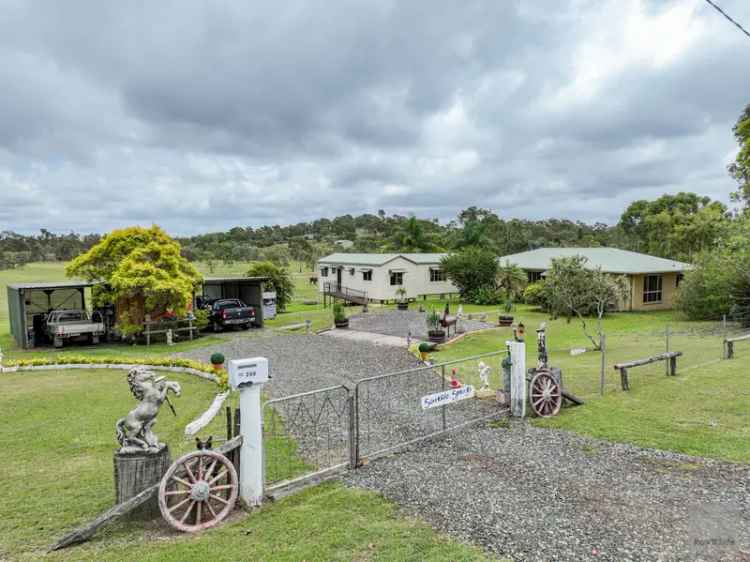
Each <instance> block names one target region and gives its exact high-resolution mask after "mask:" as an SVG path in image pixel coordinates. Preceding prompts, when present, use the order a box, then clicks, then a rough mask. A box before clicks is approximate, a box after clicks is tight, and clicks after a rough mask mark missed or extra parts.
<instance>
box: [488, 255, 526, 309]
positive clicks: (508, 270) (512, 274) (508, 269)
mask: <svg viewBox="0 0 750 562" xmlns="http://www.w3.org/2000/svg"><path fill="white" fill-rule="evenodd" d="M527 281H528V280H527V277H526V273H525V272H524V270H523V269H521V268H520V267H518V266H517V265H515V264H512V263H510V262H508V261H506V262H505V265H502V264H500V266H499V267H498V268H497V277H496V282H497V286H498V288H499V289H501V290H502V291H503V292H504V293H505V296H506V298H507V300H508V301H512V300H513V297H515V296H516V295H518V294H519V293H520V292H521V290H523V288H524V287H525V286H526V283H527Z"/></svg>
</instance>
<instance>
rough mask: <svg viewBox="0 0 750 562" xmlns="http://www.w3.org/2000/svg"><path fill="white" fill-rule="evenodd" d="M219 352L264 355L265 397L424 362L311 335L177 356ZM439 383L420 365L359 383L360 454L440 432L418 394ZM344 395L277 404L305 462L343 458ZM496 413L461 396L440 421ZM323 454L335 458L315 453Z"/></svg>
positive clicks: (348, 382)
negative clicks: (266, 367) (268, 375)
mask: <svg viewBox="0 0 750 562" xmlns="http://www.w3.org/2000/svg"><path fill="white" fill-rule="evenodd" d="M217 351H218V352H221V353H223V354H224V356H225V357H226V358H227V359H235V358H241V357H255V356H262V357H267V358H268V359H269V361H270V365H271V375H272V379H271V381H270V382H268V383H267V384H266V385H265V386H264V391H265V392H266V393H267V394H268V395H269V396H270V397H271V398H282V397H286V396H290V395H292V394H297V393H301V392H307V391H310V390H318V389H322V388H326V387H332V386H337V385H345V386H347V387H349V388H350V389H352V390H353V389H354V387H355V385H356V384H357V382H358V381H360V380H361V379H364V378H367V377H373V376H376V375H382V374H386V373H394V372H397V371H405V370H410V369H414V368H416V367H423V365H422V363H421V362H419V361H418V360H417V359H416V358H415V357H414V356H413V355H412V354H410V353H409V352H407V351H406V350H405V349H403V348H397V347H391V346H384V345H376V344H373V343H370V342H368V341H355V340H348V339H339V338H332V337H325V336H315V335H310V336H307V335H273V336H256V337H247V336H245V337H243V336H239V337H236V338H235V339H233V340H229V341H227V342H226V343H224V344H220V345H215V346H211V347H210V348H206V349H197V350H193V351H188V352H184V353H180V354H178V355H179V356H181V357H190V358H192V359H200V360H202V361H208V359H209V357H210V356H211V354H212V353H214V352H217ZM443 383H444V381H443V379H442V377H441V375H440V372H439V371H438V370H433V369H428V368H423V369H421V370H419V371H416V372H409V373H408V374H405V375H401V376H397V377H388V378H385V379H378V380H376V381H372V382H369V383H367V384H362V385H360V397H359V411H360V424H359V427H360V453H361V454H362V455H365V456H368V455H371V454H373V453H375V452H378V451H381V450H382V449H386V448H390V447H394V446H397V445H400V444H401V443H404V442H406V441H410V440H412V439H416V438H418V437H421V436H425V435H429V434H431V433H434V432H436V431H440V430H441V429H442V427H443V425H442V424H443V417H442V416H441V412H440V409H439V408H434V409H431V410H427V411H423V410H422V409H421V406H420V399H421V397H422V396H425V395H427V394H432V393H434V392H438V391H440V390H441V389H442V388H444V386H443ZM346 396H347V394H346V392H342V391H337V392H332V393H330V394H328V395H314V396H308V397H304V398H298V399H294V400H289V401H284V402H283V403H280V404H277V406H276V411H277V413H278V414H279V415H280V416H281V418H283V420H284V422H285V423H286V424H287V425H286V430H287V431H288V432H289V433H290V434H291V435H292V436H294V438H295V440H296V441H297V444H298V445H299V446H300V449H301V451H302V454H303V456H305V457H306V460H308V461H309V462H310V464H312V465H315V466H318V467H319V468H325V467H326V466H330V465H333V464H337V462H338V461H340V459H341V458H342V455H343V453H342V449H343V447H344V444H345V441H346V435H347V431H348V423H347V422H348V420H346V419H344V418H345V416H343V415H342V412H344V411H346V410H345V408H346V405H345V401H346ZM496 412H499V408H498V406H497V404H496V403H494V402H487V401H480V400H465V401H463V402H461V403H458V404H455V405H454V407H452V408H451V410H450V412H449V413H448V415H446V416H445V422H446V424H447V426H448V427H451V426H456V425H459V424H462V423H466V422H468V421H471V420H474V419H477V418H481V417H486V416H491V415H493V414H494V413H496ZM329 455H332V456H333V457H335V459H336V460H337V462H334V461H325V462H324V461H322V460H321V459H323V458H326V459H327V458H328V456H329Z"/></svg>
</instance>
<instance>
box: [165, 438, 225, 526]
mask: <svg viewBox="0 0 750 562" xmlns="http://www.w3.org/2000/svg"><path fill="white" fill-rule="evenodd" d="M237 494H238V485H237V471H236V470H235V469H234V465H233V464H232V463H231V462H230V461H229V459H227V458H226V457H225V456H224V455H222V454H221V453H217V452H216V451H210V450H202V451H194V452H192V453H188V454H187V455H184V456H182V457H180V458H179V459H177V460H176V461H175V462H174V463H172V466H170V467H169V469H168V470H167V473H166V474H165V475H164V477H163V478H162V479H161V483H160V484H159V509H160V510H161V514H162V516H163V517H164V519H165V520H166V521H167V523H169V524H170V525H171V526H172V527H174V528H175V529H177V530H179V531H184V532H187V533H192V532H195V531H200V530H202V529H208V528H209V527H213V526H214V525H216V524H217V523H219V522H220V521H222V520H223V519H224V518H225V517H226V516H227V515H229V512H230V511H232V509H233V508H234V504H235V502H236V501H237Z"/></svg>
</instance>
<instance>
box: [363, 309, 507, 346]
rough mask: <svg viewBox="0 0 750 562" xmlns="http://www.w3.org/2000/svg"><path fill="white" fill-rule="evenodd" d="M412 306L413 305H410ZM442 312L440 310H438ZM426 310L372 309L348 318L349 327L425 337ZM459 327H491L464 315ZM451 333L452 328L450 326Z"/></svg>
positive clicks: (388, 333) (454, 311)
mask: <svg viewBox="0 0 750 562" xmlns="http://www.w3.org/2000/svg"><path fill="white" fill-rule="evenodd" d="M412 306H414V305H412ZM438 312H442V311H438ZM455 313H456V308H455V307H453V308H452V309H451V314H455ZM426 318H427V313H426V312H419V311H418V310H383V311H373V312H368V313H366V314H358V315H356V316H351V317H350V318H349V328H350V329H352V330H361V331H363V332H373V333H376V334H385V335H388V336H399V337H402V338H405V337H406V336H407V335H408V334H409V332H411V336H412V337H413V338H418V339H427V324H426V323H425V320H426ZM459 324H460V329H462V330H463V331H465V332H473V331H476V330H483V329H485V328H493V327H494V326H493V325H492V324H490V323H488V322H481V321H479V320H468V319H467V318H466V315H464V318H463V320H461V322H460V323H459ZM451 334H453V329H452V328H451Z"/></svg>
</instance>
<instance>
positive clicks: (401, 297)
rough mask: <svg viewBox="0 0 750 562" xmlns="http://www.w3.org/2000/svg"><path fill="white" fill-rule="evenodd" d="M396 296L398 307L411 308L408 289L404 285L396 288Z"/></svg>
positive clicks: (400, 308) (401, 308)
mask: <svg viewBox="0 0 750 562" xmlns="http://www.w3.org/2000/svg"><path fill="white" fill-rule="evenodd" d="M396 296H397V297H398V302H397V304H396V307H397V308H398V309H399V310H409V301H408V300H407V299H406V289H404V288H403V287H399V288H398V289H396Z"/></svg>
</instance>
